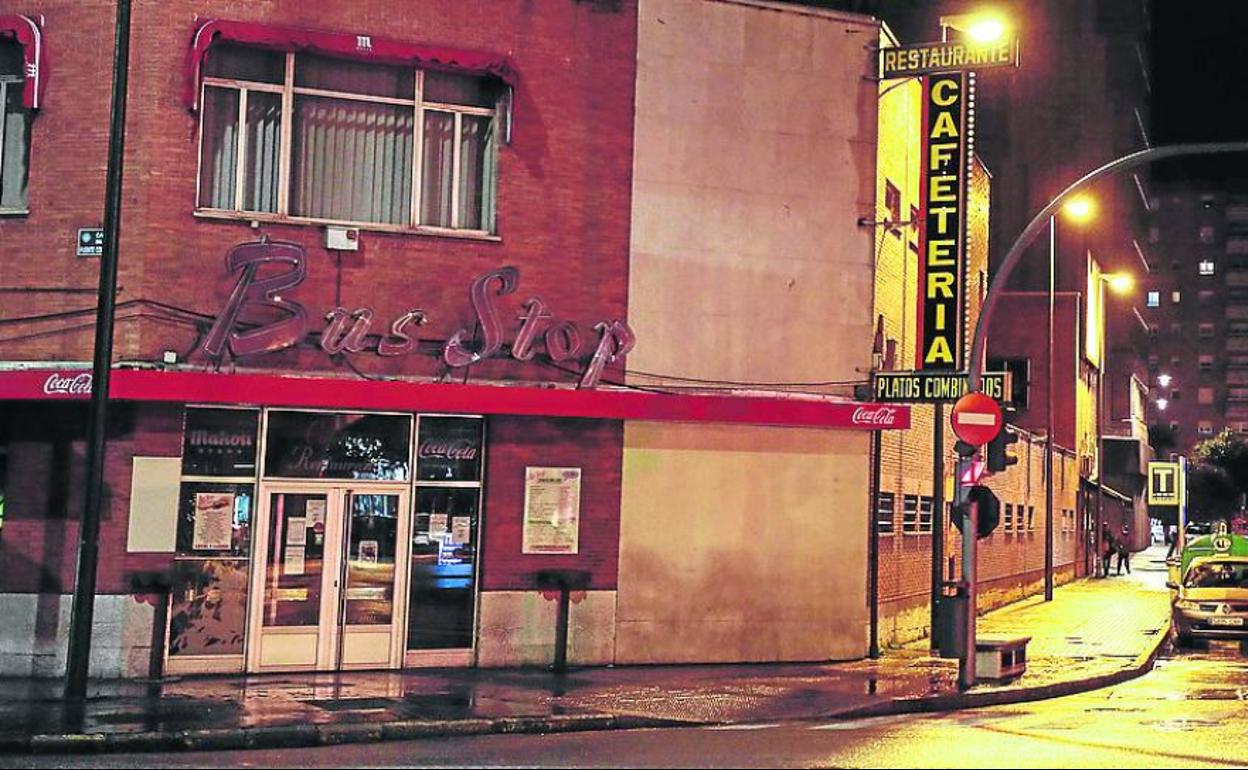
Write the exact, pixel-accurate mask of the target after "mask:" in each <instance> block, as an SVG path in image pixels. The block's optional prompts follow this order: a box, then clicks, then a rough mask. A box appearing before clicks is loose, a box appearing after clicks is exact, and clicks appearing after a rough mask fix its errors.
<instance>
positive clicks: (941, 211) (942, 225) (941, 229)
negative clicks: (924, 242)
mask: <svg viewBox="0 0 1248 770" xmlns="http://www.w3.org/2000/svg"><path fill="white" fill-rule="evenodd" d="M927 213H928V214H929V215H931V214H935V215H936V220H937V221H936V234H937V235H949V234H952V233H953V232H954V230H955V229H956V227H957V221H956V220H955V221H954V224H953V226H952V227H950V225H949V217H950V215H952V214H957V213H958V210H957V208H955V207H953V206H937V207H935V208H930V209H928V210H927Z"/></svg>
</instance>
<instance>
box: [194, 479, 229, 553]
mask: <svg viewBox="0 0 1248 770" xmlns="http://www.w3.org/2000/svg"><path fill="white" fill-rule="evenodd" d="M233 525H234V495H233V494H230V493H229V492H197V493H196V494H195V526H194V534H193V536H192V544H191V549H192V550H195V551H228V550H229V549H230V545H231V540H232V538H233V536H234V528H233Z"/></svg>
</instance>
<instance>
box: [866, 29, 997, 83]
mask: <svg viewBox="0 0 1248 770" xmlns="http://www.w3.org/2000/svg"><path fill="white" fill-rule="evenodd" d="M1017 66H1018V39H1017V38H1012V39H1010V40H1003V41H1001V42H999V43H989V44H982V43H981V44H976V43H973V42H969V41H963V40H958V41H954V42H951V43H919V44H918V45H907V46H894V47H892V48H882V49H880V77H883V78H885V79H887V78H910V77H914V76H915V75H928V74H931V73H933V72H966V71H970V70H981V69H990V68H992V67H1017Z"/></svg>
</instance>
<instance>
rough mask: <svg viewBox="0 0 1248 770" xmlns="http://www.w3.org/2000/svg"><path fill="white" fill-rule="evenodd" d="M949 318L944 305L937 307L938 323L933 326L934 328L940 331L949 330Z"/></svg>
mask: <svg viewBox="0 0 1248 770" xmlns="http://www.w3.org/2000/svg"><path fill="white" fill-rule="evenodd" d="M947 316H948V314H947V313H946V312H945V305H944V303H941V304H939V305H937V306H936V323H935V324H933V325H932V328H935V329H940V330H942V331H943V330H945V329H948V328H949V322H948V320H947Z"/></svg>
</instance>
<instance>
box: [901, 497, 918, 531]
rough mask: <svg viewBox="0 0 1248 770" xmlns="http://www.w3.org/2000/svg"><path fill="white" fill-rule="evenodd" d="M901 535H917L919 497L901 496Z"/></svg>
mask: <svg viewBox="0 0 1248 770" xmlns="http://www.w3.org/2000/svg"><path fill="white" fill-rule="evenodd" d="M901 533H902V534H903V535H917V534H919V496H918V495H902V496H901Z"/></svg>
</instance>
